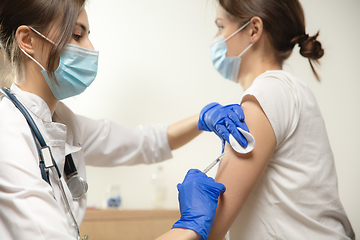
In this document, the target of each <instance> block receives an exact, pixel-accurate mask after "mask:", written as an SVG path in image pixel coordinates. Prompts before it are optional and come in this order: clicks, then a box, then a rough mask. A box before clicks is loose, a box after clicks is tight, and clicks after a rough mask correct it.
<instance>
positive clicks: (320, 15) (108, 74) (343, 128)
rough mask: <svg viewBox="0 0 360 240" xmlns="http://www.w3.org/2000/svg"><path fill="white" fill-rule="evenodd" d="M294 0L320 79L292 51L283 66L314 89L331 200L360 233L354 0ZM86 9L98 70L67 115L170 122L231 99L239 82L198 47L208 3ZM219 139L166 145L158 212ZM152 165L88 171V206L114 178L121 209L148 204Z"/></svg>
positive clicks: (208, 25)
mask: <svg viewBox="0 0 360 240" xmlns="http://www.w3.org/2000/svg"><path fill="white" fill-rule="evenodd" d="M301 2H302V4H303V7H304V10H305V14H306V20H307V25H308V28H307V30H308V33H309V34H310V35H312V34H315V33H316V32H317V30H319V29H320V30H321V33H320V37H319V40H321V42H322V43H323V46H324V48H325V52H326V54H325V57H324V58H323V59H322V60H321V64H322V66H321V68H320V69H319V74H320V76H321V78H322V83H317V82H316V80H315V78H314V76H313V75H312V72H311V69H310V66H309V64H308V62H307V60H306V59H304V58H302V57H300V55H299V54H298V47H295V51H294V53H293V55H292V57H291V58H290V59H289V61H288V62H287V64H286V66H285V69H286V70H288V71H290V72H291V73H293V74H294V75H296V76H298V77H300V78H301V79H303V80H304V81H305V82H306V83H307V84H308V85H310V87H311V89H312V90H313V92H314V93H315V95H316V98H317V100H318V102H319V105H320V108H321V111H322V113H323V116H324V118H325V122H326V126H327V129H328V134H329V137H330V141H331V145H332V148H333V152H334V155H335V159H336V167H337V173H338V178H339V191H340V196H341V200H342V202H343V204H344V207H345V209H346V211H347V213H348V215H349V217H350V220H351V222H352V224H353V227H354V229H355V231H356V233H357V235H360V207H359V200H360V187H359V184H360V174H358V172H359V170H360V162H359V160H360V153H359V151H358V149H359V146H360V140H359V136H360V127H359V123H360V114H359V111H358V110H359V106H358V104H359V103H360V94H359V92H358V91H359V90H360V79H359V77H358V74H357V72H358V70H359V67H360V64H359V63H360V62H359V56H360V47H359V40H360V32H359V31H360V30H359V26H358V25H359V23H360V15H359V14H358V11H359V10H360V1H359V0H343V1H338V0H317V1H313V0H302V1H301ZM87 10H88V14H89V19H90V25H91V39H92V41H93V44H94V46H95V48H96V49H98V50H100V65H99V74H98V77H97V80H96V81H95V82H94V84H93V85H92V86H91V87H90V88H89V89H88V90H87V91H86V92H85V93H84V94H82V95H81V96H78V97H76V98H74V99H71V100H67V101H66V102H67V104H68V105H69V106H70V107H71V108H72V109H73V110H74V111H75V112H77V113H80V114H83V115H86V116H89V117H92V118H95V119H100V118H109V119H111V120H113V121H116V122H119V123H121V124H123V125H127V126H134V127H135V126H137V125H139V124H143V125H147V124H153V123H160V122H169V123H174V122H176V121H178V120H180V119H182V118H185V117H187V116H190V115H193V114H195V113H197V112H199V111H200V110H201V108H202V107H203V106H204V105H206V104H207V103H209V102H212V101H217V102H220V103H221V104H229V103H238V102H239V100H240V97H241V94H242V89H241V87H240V86H239V85H235V84H233V83H231V82H229V81H225V80H223V79H222V78H221V77H220V76H219V75H218V74H217V73H216V72H215V70H214V69H213V67H212V65H211V62H210V55H209V47H208V46H209V43H210V41H211V39H212V38H213V36H214V34H215V32H216V28H215V24H214V16H215V3H213V1H212V0H197V1H194V0H171V1H170V0H156V1H148V0H131V1H118V0H91V1H90V2H89V4H88V6H87ZM119 137H122V136H119ZM125 137H126V136H125ZM220 145H221V144H220V140H218V139H217V138H216V137H215V136H214V135H212V134H210V133H204V134H202V135H201V136H200V137H199V138H198V139H196V140H195V141H193V142H192V143H190V144H188V145H187V146H185V147H183V148H182V149H179V150H176V151H174V153H173V154H174V159H173V160H170V161H167V162H164V163H161V165H162V166H163V168H164V169H165V173H166V178H167V180H166V182H167V184H168V200H167V202H166V207H167V208H172V209H174V208H177V190H176V184H177V183H178V182H180V181H182V179H183V177H184V175H185V173H186V172H187V170H188V169H189V168H200V169H203V168H205V167H206V166H207V165H208V164H209V163H210V162H211V161H212V160H213V159H214V158H216V157H217V155H219V153H220V151H221V146H220ZM99 160H100V159H99ZM155 169H156V166H155V165H150V166H143V165H141V166H136V167H118V168H114V169H104V168H91V167H88V168H87V172H88V182H89V185H90V187H89V192H88V205H89V206H98V207H100V206H101V205H102V201H103V198H104V194H105V188H106V186H107V185H109V184H113V183H120V184H121V188H122V190H121V191H122V196H123V208H126V209H130V208H131V209H135V208H136V209H139V208H141V209H144V208H145V209H146V208H151V202H150V196H151V190H150V189H151V185H150V175H151V173H152V172H154V171H155ZM214 174H215V172H214V171H212V173H211V175H213V176H214Z"/></svg>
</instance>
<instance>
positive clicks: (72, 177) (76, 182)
mask: <svg viewBox="0 0 360 240" xmlns="http://www.w3.org/2000/svg"><path fill="white" fill-rule="evenodd" d="M64 172H65V175H66V184H67V185H68V188H69V190H70V192H71V195H72V198H73V199H74V200H77V199H79V198H81V197H82V196H83V195H84V194H85V193H86V192H87V190H88V184H87V182H86V181H85V180H84V179H83V178H82V177H80V176H78V172H77V169H76V167H75V164H74V160H73V158H72V156H71V154H69V155H67V156H66V157H65V166H64Z"/></svg>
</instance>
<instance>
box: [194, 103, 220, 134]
mask: <svg viewBox="0 0 360 240" xmlns="http://www.w3.org/2000/svg"><path fill="white" fill-rule="evenodd" d="M219 105H220V104H219V103H216V102H213V103H209V104H208V105H206V106H205V107H204V108H203V109H202V110H201V112H200V114H199V121H198V129H199V130H200V131H203V130H204V131H211V130H210V129H209V127H208V126H207V125H206V122H205V114H206V113H207V112H208V111H209V110H210V109H212V108H214V107H217V106H219Z"/></svg>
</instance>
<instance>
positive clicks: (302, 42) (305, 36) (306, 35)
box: [299, 34, 309, 48]
mask: <svg viewBox="0 0 360 240" xmlns="http://www.w3.org/2000/svg"><path fill="white" fill-rule="evenodd" d="M308 39H309V34H305V35H304V39H303V40H302V41H301V42H300V43H299V47H300V48H301V47H302V45H303V44H304V42H306V40H308Z"/></svg>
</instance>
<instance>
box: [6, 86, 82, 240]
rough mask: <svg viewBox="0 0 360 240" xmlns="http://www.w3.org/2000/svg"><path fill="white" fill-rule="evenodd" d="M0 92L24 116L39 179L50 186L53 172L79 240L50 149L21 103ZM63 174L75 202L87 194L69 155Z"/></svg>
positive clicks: (77, 228)
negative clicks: (35, 153) (30, 136)
mask: <svg viewBox="0 0 360 240" xmlns="http://www.w3.org/2000/svg"><path fill="white" fill-rule="evenodd" d="M0 92H1V93H2V94H3V95H4V96H5V97H7V98H8V99H9V100H10V101H11V102H12V103H13V104H14V105H15V106H16V107H17V108H18V109H19V110H20V112H21V113H22V114H23V115H24V117H25V119H26V121H27V123H28V125H29V127H30V129H31V133H32V136H33V138H34V141H35V145H36V149H37V152H38V155H39V168H40V171H41V177H42V178H43V179H44V181H45V182H47V183H48V184H49V185H50V186H51V183H50V179H49V169H51V171H52V172H53V174H54V178H55V181H56V182H57V184H58V186H59V189H60V192H61V196H62V198H63V200H64V203H65V206H66V208H67V211H68V213H69V214H70V216H71V218H72V220H73V222H74V227H75V229H76V232H77V239H78V240H80V230H79V225H78V224H77V222H76V219H75V217H74V214H73V212H72V211H71V207H70V204H69V201H68V199H67V197H66V194H65V190H64V186H63V183H62V181H61V173H60V170H59V168H58V166H57V164H56V161H55V159H54V157H53V155H52V153H51V149H50V147H49V146H47V144H46V142H45V140H44V138H43V136H42V135H41V133H40V131H39V129H38V127H37V126H36V124H35V122H34V120H33V118H32V117H31V116H30V114H29V112H28V111H27V110H26V108H25V107H24V105H22V104H21V102H20V101H19V100H18V99H17V98H16V97H15V96H14V95H13V94H11V93H10V90H9V89H8V88H0ZM64 172H65V175H66V177H65V178H66V183H67V185H68V188H69V190H70V192H71V195H72V197H73V199H74V200H77V199H79V198H81V197H82V196H83V195H84V194H85V193H86V192H87V189H88V184H87V182H86V181H85V180H84V179H83V178H81V177H80V176H78V175H77V169H76V167H75V164H74V160H73V158H72V156H71V154H69V155H67V156H66V157H65V165H64Z"/></svg>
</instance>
